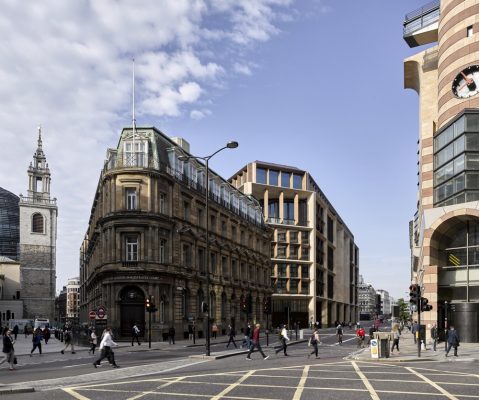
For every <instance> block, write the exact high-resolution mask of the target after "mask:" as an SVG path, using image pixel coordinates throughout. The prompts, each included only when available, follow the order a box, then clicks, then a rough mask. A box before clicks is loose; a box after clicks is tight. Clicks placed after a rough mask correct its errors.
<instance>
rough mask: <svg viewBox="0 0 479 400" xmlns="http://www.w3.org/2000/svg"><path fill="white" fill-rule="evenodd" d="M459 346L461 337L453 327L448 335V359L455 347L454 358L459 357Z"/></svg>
mask: <svg viewBox="0 0 479 400" xmlns="http://www.w3.org/2000/svg"><path fill="white" fill-rule="evenodd" d="M458 346H459V335H458V334H457V331H456V330H455V329H454V327H453V326H452V325H451V328H450V329H449V333H448V334H447V351H446V357H447V355H448V354H449V351H450V350H451V347H454V356H455V357H457V347H458Z"/></svg>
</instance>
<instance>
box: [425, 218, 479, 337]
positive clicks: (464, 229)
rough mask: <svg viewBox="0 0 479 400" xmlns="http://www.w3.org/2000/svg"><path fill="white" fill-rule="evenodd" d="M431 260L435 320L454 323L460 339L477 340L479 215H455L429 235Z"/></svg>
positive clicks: (478, 330)
mask: <svg viewBox="0 0 479 400" xmlns="http://www.w3.org/2000/svg"><path fill="white" fill-rule="evenodd" d="M431 243H432V246H431V247H432V248H431V264H432V263H434V262H435V263H436V265H437V267H438V296H437V298H438V302H437V305H438V307H437V322H438V327H439V328H440V330H442V329H443V328H444V326H445V321H446V319H447V321H448V327H449V326H451V325H455V327H456V329H458V331H459V332H460V333H461V340H462V341H463V342H466V343H467V342H477V341H479V329H478V325H479V314H478V312H479V307H478V305H479V304H478V303H479V219H478V218H477V217H474V216H471V215H463V216H456V217H453V218H450V219H448V220H446V221H445V222H443V223H442V224H441V225H439V226H438V227H437V228H436V230H435V232H434V234H433V236H432V238H431Z"/></svg>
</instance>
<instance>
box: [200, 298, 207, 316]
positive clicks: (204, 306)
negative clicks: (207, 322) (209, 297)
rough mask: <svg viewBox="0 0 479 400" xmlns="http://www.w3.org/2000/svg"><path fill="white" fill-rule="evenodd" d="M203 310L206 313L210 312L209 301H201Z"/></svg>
mask: <svg viewBox="0 0 479 400" xmlns="http://www.w3.org/2000/svg"><path fill="white" fill-rule="evenodd" d="M201 312H202V313H203V314H206V313H207V312H208V303H207V302H206V301H202V302H201Z"/></svg>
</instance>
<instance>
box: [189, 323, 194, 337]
mask: <svg viewBox="0 0 479 400" xmlns="http://www.w3.org/2000/svg"><path fill="white" fill-rule="evenodd" d="M188 340H189V341H193V325H191V324H189V325H188Z"/></svg>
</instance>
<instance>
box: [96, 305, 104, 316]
mask: <svg viewBox="0 0 479 400" xmlns="http://www.w3.org/2000/svg"><path fill="white" fill-rule="evenodd" d="M96 315H97V316H98V318H99V319H103V318H105V317H106V309H105V307H103V306H100V307H98V309H97V310H96Z"/></svg>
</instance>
